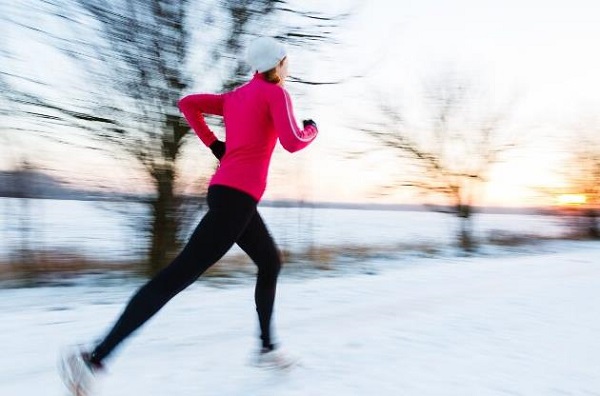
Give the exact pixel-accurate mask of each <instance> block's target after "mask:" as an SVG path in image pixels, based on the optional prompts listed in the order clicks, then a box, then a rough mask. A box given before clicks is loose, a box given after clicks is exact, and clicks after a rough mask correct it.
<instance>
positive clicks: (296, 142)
mask: <svg viewBox="0 0 600 396" xmlns="http://www.w3.org/2000/svg"><path fill="white" fill-rule="evenodd" d="M277 88H278V89H275V90H273V92H272V93H271V95H269V108H270V110H271V117H272V118H273V123H274V124H275V130H276V131H277V134H278V135H279V141H280V142H281V145H282V146H283V148H284V149H286V150H287V151H289V152H290V153H293V152H295V151H298V150H301V149H303V148H304V147H306V146H308V145H309V144H310V143H311V142H312V141H313V140H314V139H315V137H317V133H318V132H319V131H318V130H317V127H316V125H315V124H314V123H312V124H307V125H306V126H305V127H304V129H301V128H299V127H298V124H297V123H296V119H295V117H294V111H293V108H292V100H291V99H290V95H289V94H288V93H287V91H286V90H285V88H283V87H277Z"/></svg>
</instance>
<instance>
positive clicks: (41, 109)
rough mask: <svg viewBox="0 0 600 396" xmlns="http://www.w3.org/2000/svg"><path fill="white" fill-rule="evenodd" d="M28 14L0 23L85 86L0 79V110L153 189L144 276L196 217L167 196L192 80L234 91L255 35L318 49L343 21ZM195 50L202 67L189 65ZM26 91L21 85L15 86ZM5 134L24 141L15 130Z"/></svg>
mask: <svg viewBox="0 0 600 396" xmlns="http://www.w3.org/2000/svg"><path fill="white" fill-rule="evenodd" d="M30 6H31V5H29V6H27V5H25V4H21V5H17V4H15V5H13V6H10V7H8V8H7V10H6V11H8V12H6V13H4V16H3V17H2V18H3V20H4V22H7V23H12V24H18V25H20V27H21V28H25V29H27V30H29V31H31V32H33V33H35V34H36V35H37V36H38V37H39V38H40V40H42V41H43V42H44V43H45V44H47V45H49V46H51V47H53V48H54V49H57V50H59V51H60V52H61V53H62V54H64V55H66V56H67V57H68V59H69V60H70V61H71V62H72V64H73V65H74V66H75V67H76V68H77V70H78V71H79V72H81V73H82V74H83V76H84V81H85V86H83V87H80V90H79V93H80V95H78V96H77V97H59V98H56V97H55V96H50V95H44V94H43V93H44V92H45V90H44V88H47V87H50V88H52V87H53V82H52V81H46V80H43V79H36V80H32V79H31V78H29V77H28V76H26V75H24V74H23V75H18V74H11V73H10V72H8V71H7V70H1V72H2V75H1V78H0V86H1V87H2V91H3V93H2V95H1V100H2V101H3V106H2V111H10V113H11V116H12V117H18V116H21V117H26V118H28V119H32V118H36V119H38V120H39V121H41V123H42V124H46V125H52V126H70V127H73V128H74V129H75V130H77V131H79V132H80V133H82V134H83V135H84V136H85V137H86V138H88V139H90V141H91V143H90V145H91V146H92V147H93V148H94V149H100V150H105V151H108V152H109V153H110V155H111V156H114V157H115V158H118V159H120V160H123V161H125V162H124V163H125V164H128V165H126V166H140V167H141V168H142V169H143V170H144V173H145V174H146V177H147V179H148V180H150V181H151V184H152V187H153V191H154V194H152V197H151V198H150V199H149V200H148V201H146V202H145V203H146V204H147V205H148V206H149V207H150V209H151V211H150V213H151V216H150V218H149V219H147V222H146V224H144V225H143V228H144V231H145V232H146V233H147V235H148V236H149V241H150V242H149V246H148V254H147V263H148V264H147V268H146V272H147V273H149V274H152V273H155V272H156V271H158V270H159V269H160V268H162V266H164V265H165V264H166V263H168V262H169V261H170V260H171V259H172V258H173V256H174V255H175V254H176V253H177V252H178V251H179V249H180V244H181V243H182V238H181V236H182V230H184V227H185V219H190V218H194V217H195V216H193V213H194V212H197V210H198V209H199V207H198V205H197V203H198V201H197V200H195V202H196V205H192V208H193V210H192V211H191V212H190V210H189V203H190V202H189V201H187V202H186V200H184V199H183V197H182V196H181V195H179V194H178V191H177V181H178V160H179V159H180V157H181V152H182V147H183V145H184V144H185V143H186V141H187V138H188V137H189V136H190V134H188V133H187V132H188V129H189V128H188V125H187V122H186V121H185V119H183V118H182V116H181V114H180V113H179V110H178V108H177V106H176V104H177V101H178V100H179V99H180V98H181V97H182V96H183V95H184V94H185V93H186V91H189V90H190V89H191V88H192V86H193V84H194V83H195V82H198V81H195V79H197V78H200V79H206V76H212V77H211V78H212V81H211V82H212V84H213V88H212V89H213V90H214V91H223V90H228V89H231V88H233V87H235V86H237V85H239V84H240V83H241V82H244V81H245V79H247V75H248V72H249V70H248V68H247V66H246V65H245V64H244V61H243V50H244V48H245V44H246V43H247V42H248V41H249V40H250V39H251V38H252V37H254V36H258V35H273V36H277V37H279V38H280V39H282V40H284V41H286V42H287V43H288V44H291V45H306V46H310V47H312V48H314V49H315V50H316V49H318V46H319V45H321V44H323V43H326V42H331V41H332V40H333V32H334V30H335V28H336V27H337V26H338V24H339V21H340V20H341V19H343V18H344V15H343V14H338V15H325V14H322V13H319V12H314V11H310V10H304V9H302V8H300V7H299V6H298V5H297V4H292V2H289V1H284V0H252V1H250V0H241V1H196V2H192V1H186V0H150V1H141V0H137V1H136V0H110V1H108V0H104V1H103V0H76V1H61V0H47V1H44V2H41V3H36V4H35V6H33V7H30ZM19 7H21V8H19ZM11 11H12V13H11ZM19 12H25V13H32V14H33V13H39V14H45V15H44V18H45V20H51V21H52V22H53V23H54V24H57V25H59V28H58V29H57V28H54V29H47V28H45V26H43V25H42V26H40V25H39V24H38V23H36V22H37V20H38V19H37V18H31V19H30V21H31V22H27V21H26V22H23V21H22V20H19V19H18V18H15V14H18V13H19ZM48 17H50V18H48ZM192 39H193V40H192ZM3 51H5V52H8V50H7V48H3ZM197 52H201V55H202V56H201V58H202V62H201V63H198V62H196V63H194V65H193V66H192V65H190V63H191V59H192V58H194V57H195V58H198V56H197V55H198V54H197ZM5 56H7V57H10V54H9V53H5ZM215 69H218V70H219V71H220V72H219V73H215V72H214V70H215ZM192 70H194V71H192ZM215 75H216V76H217V77H215ZM297 81H299V82H304V83H310V81H302V79H297ZM24 82H25V83H28V87H29V88H23V87H24V86H25V84H22V83H24ZM204 82H206V81H204ZM12 129H13V130H15V131H21V132H30V129H28V127H27V128H22V127H21V126H20V125H19V124H18V123H17V124H16V126H13V127H12ZM44 129H45V128H41V130H40V132H41V134H42V135H45V137H46V138H50V139H57V140H66V141H68V140H69V139H68V137H64V136H62V137H58V136H52V134H49V133H48V132H47V130H44ZM186 205H187V206H186Z"/></svg>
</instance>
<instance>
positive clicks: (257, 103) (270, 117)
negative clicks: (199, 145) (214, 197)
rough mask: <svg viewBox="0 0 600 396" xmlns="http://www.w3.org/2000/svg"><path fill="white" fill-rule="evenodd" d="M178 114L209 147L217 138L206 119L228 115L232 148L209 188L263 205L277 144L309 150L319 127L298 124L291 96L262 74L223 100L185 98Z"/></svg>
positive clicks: (228, 139) (228, 138) (201, 96)
mask: <svg viewBox="0 0 600 396" xmlns="http://www.w3.org/2000/svg"><path fill="white" fill-rule="evenodd" d="M178 105H179V109H180V110H181V112H182V113H183V115H184V116H185V118H186V119H187V121H188V123H189V124H190V126H191V127H192V129H193V130H194V132H196V135H198V137H199V138H200V140H201V141H202V142H203V143H204V144H205V145H206V146H210V145H211V144H212V143H213V142H214V141H215V140H216V139H217V138H216V136H215V134H214V133H213V132H212V131H211V130H210V129H209V128H208V125H206V122H205V121H204V116H203V114H214V115H219V116H223V117H224V119H225V135H226V145H227V149H226V151H225V155H224V156H223V158H221V163H220V166H219V168H218V169H217V171H216V172H215V174H214V175H213V177H212V179H211V181H210V185H213V184H219V185H223V186H229V187H233V188H236V189H238V190H241V191H243V192H245V193H247V194H250V195H251V196H252V197H254V198H255V199H256V200H257V201H259V200H260V199H261V197H262V195H263V193H264V191H265V188H266V185H267V174H268V171H269V163H270V161H271V155H272V153H273V149H274V148H275V144H276V143H277V139H278V138H279V141H280V142H281V145H282V146H283V148H284V149H286V150H287V151H289V152H292V153H293V152H295V151H298V150H301V149H302V148H304V147H306V146H308V145H309V144H310V142H312V141H313V140H314V139H315V137H316V136H317V133H318V131H317V128H315V127H314V126H311V125H308V126H307V127H306V128H304V129H301V128H299V127H298V124H297V123H296V119H295V118H294V113H293V110H292V101H291V99H290V96H289V94H288V93H287V91H286V90H285V89H284V88H282V87H281V86H279V85H277V84H273V83H270V82H268V81H266V80H264V78H263V77H262V75H261V74H258V73H257V74H255V75H254V78H252V80H250V81H249V82H248V83H246V84H244V85H243V86H241V87H239V88H237V89H235V90H233V91H230V92H226V93H224V94H220V95H211V94H195V95H189V96H186V97H184V98H183V99H181V100H180V101H179V103H178Z"/></svg>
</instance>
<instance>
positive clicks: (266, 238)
mask: <svg viewBox="0 0 600 396" xmlns="http://www.w3.org/2000/svg"><path fill="white" fill-rule="evenodd" d="M207 201H208V208H209V210H208V212H207V213H206V215H205V216H204V217H203V218H202V220H201V221H200V224H198V226H197V227H196V230H195V231H194V233H193V234H192V236H191V238H190V240H189V241H188V243H187V245H186V246H185V247H184V248H183V250H182V251H181V253H180V254H179V255H178V256H177V257H176V258H175V260H173V262H172V263H171V264H170V265H169V266H168V267H166V268H164V269H163V270H162V271H160V272H159V273H158V274H157V275H156V276H155V277H154V278H153V279H151V280H150V281H149V282H148V283H146V284H145V285H144V286H142V287H141V288H140V289H139V290H138V292H137V293H136V294H135V295H134V296H133V297H132V298H131V300H130V301H129V303H128V304H127V307H126V308H125V310H124V311H123V313H122V314H121V317H120V318H119V320H118V321H117V322H116V323H115V325H114V326H113V328H112V329H111V331H110V332H109V333H108V335H107V336H106V337H105V338H104V340H103V341H102V342H100V343H99V344H98V345H97V346H96V348H95V349H94V350H93V351H92V361H93V362H94V363H100V362H101V361H102V360H103V359H104V358H106V357H107V356H108V355H109V354H110V353H111V352H112V351H113V350H114V349H115V348H116V347H117V345H119V344H120V343H121V341H123V340H124V339H125V338H127V337H128V336H129V335H130V334H131V333H133V332H134V331H135V330H137V329H138V328H139V327H140V326H141V325H143V324H144V323H145V322H146V321H147V320H148V319H150V318H151V317H152V316H153V315H154V314H155V313H156V312H158V311H159V310H160V309H161V308H162V307H163V306H164V305H165V304H166V303H167V302H168V301H169V300H170V299H171V298H173V297H174V296H175V295H176V294H177V293H179V292H180V291H182V290H183V289H185V288H186V287H188V286H189V285H191V284H192V283H193V282H194V281H195V280H196V279H197V278H198V277H199V276H200V275H202V273H203V272H204V271H206V270H207V269H208V268H209V267H210V266H212V265H213V264H214V263H216V262H217V261H218V260H219V259H220V258H221V257H223V255H225V253H227V251H228V250H229V249H230V248H231V247H232V246H233V244H234V243H237V244H238V245H239V247H240V248H242V250H243V251H244V252H246V254H248V256H250V258H251V259H252V261H254V263H255V264H256V265H257V266H258V276H257V280H256V288H255V292H254V299H255V302H256V311H257V312H258V319H259V324H260V338H261V340H262V346H263V347H271V331H270V327H271V314H272V312H273V302H274V300H275V288H276V285H277V276H278V274H279V270H280V268H281V258H280V255H279V252H278V250H277V248H276V246H275V242H274V241H273V238H272V237H271V235H270V234H269V232H268V230H267V227H266V226H265V224H264V222H263V220H262V218H261V217H260V214H259V213H258V212H257V210H256V205H257V202H256V201H255V200H254V199H253V198H252V197H251V196H250V195H248V194H245V193H243V192H241V191H239V190H236V189H233V188H229V187H225V186H217V185H215V186H211V187H209V189H208V195H207Z"/></svg>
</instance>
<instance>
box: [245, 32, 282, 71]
mask: <svg viewBox="0 0 600 396" xmlns="http://www.w3.org/2000/svg"><path fill="white" fill-rule="evenodd" d="M286 55H287V52H286V50H285V47H284V46H283V45H282V44H281V43H280V42H279V41H277V40H275V39H274V38H271V37H259V38H257V39H256V40H254V41H253V42H252V43H250V45H249V46H248V49H247V50H246V61H247V62H248V64H249V65H250V67H252V70H256V71H257V72H259V73H262V72H266V71H267V70H271V69H272V68H274V67H275V66H277V63H279V61H281V60H282V59H283V58H285V56H286Z"/></svg>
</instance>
